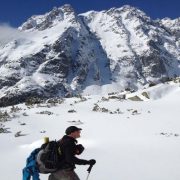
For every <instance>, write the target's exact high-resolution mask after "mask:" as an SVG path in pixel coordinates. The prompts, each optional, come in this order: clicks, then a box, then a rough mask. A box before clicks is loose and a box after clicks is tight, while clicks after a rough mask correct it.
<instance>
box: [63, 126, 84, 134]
mask: <svg viewBox="0 0 180 180" xmlns="http://www.w3.org/2000/svg"><path fill="white" fill-rule="evenodd" d="M80 130H82V129H81V128H78V127H76V126H69V127H68V128H67V129H66V131H65V133H66V135H69V134H71V133H73V132H75V131H80Z"/></svg>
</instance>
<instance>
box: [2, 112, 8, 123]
mask: <svg viewBox="0 0 180 180" xmlns="http://www.w3.org/2000/svg"><path fill="white" fill-rule="evenodd" d="M9 119H10V115H9V114H8V113H7V111H5V112H3V111H0V122H6V121H8V120H9Z"/></svg>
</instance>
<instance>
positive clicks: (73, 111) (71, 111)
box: [68, 109, 76, 113]
mask: <svg viewBox="0 0 180 180" xmlns="http://www.w3.org/2000/svg"><path fill="white" fill-rule="evenodd" d="M68 113H76V111H75V110H74V109H70V110H68Z"/></svg>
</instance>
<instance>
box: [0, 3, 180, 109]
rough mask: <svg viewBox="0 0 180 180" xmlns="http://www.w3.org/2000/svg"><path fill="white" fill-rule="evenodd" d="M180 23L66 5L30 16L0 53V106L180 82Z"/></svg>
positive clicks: (141, 14) (135, 13)
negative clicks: (79, 9)
mask: <svg viewBox="0 0 180 180" xmlns="http://www.w3.org/2000/svg"><path fill="white" fill-rule="evenodd" d="M179 22H180V21H179V19H176V20H170V19H167V18H166V19H162V20H155V21H154V20H152V19H151V18H149V17H148V16H146V14H145V13H144V12H142V11H140V10H139V9H136V8H134V7H130V6H123V7H121V8H112V9H109V10H107V11H101V12H96V11H90V12H87V13H84V14H79V15H78V14H76V13H75V11H74V10H73V8H72V7H71V6H70V5H64V6H63V7H60V8H54V9H53V10H52V11H50V12H49V13H47V14H45V15H40V16H32V17H31V18H30V19H28V20H27V22H25V23H24V24H23V25H22V26H21V27H19V31H21V32H22V33H23V35H22V36H20V37H17V38H16V39H14V40H13V41H11V42H9V43H7V44H6V45H4V46H3V47H0V72H1V73H0V89H1V90H0V106H5V105H11V104H16V103H19V102H24V101H25V100H27V98H29V97H41V98H50V97H57V96H65V95H66V94H67V93H68V94H76V93H82V92H83V93H88V94H90V93H94V87H98V90H99V92H100V93H101V92H108V91H120V90H124V89H126V88H130V89H134V90H137V89H138V88H141V87H143V86H144V85H146V84H148V83H151V82H156V83H158V82H161V81H164V80H166V79H167V78H173V77H176V76H179V75H180V67H179V65H180V33H179V32H180V28H179V27H180V26H179ZM96 89H97V88H96ZM97 93H98V92H97Z"/></svg>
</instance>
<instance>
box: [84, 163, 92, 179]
mask: <svg viewBox="0 0 180 180" xmlns="http://www.w3.org/2000/svg"><path fill="white" fill-rule="evenodd" d="M92 167H93V165H90V166H89V168H88V169H87V171H88V175H87V178H86V180H88V178H89V175H90V172H91V169H92Z"/></svg>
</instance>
